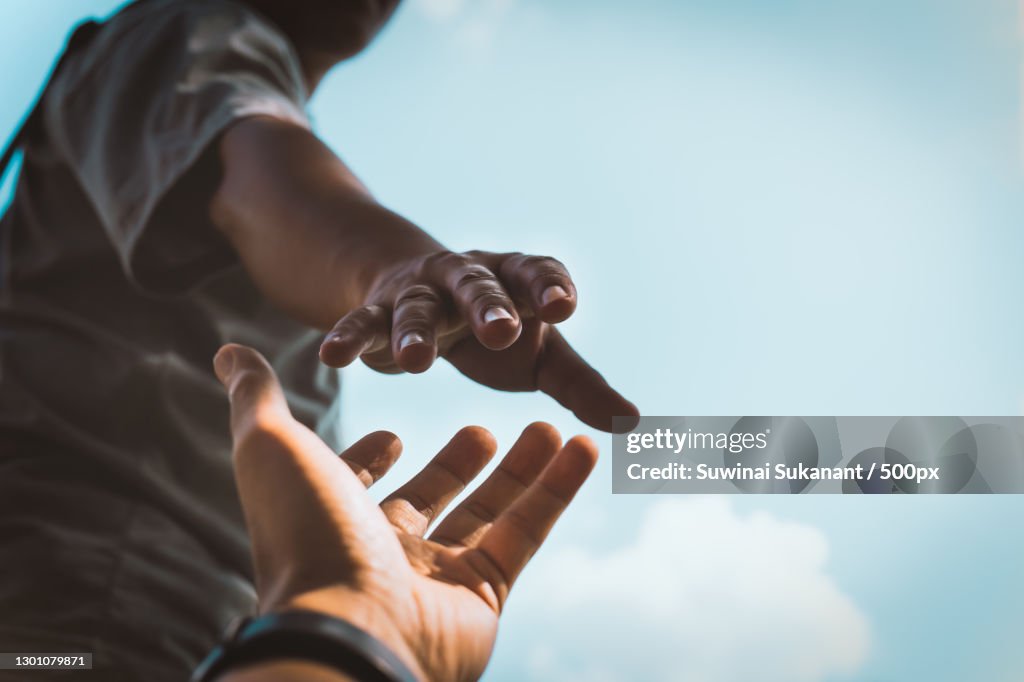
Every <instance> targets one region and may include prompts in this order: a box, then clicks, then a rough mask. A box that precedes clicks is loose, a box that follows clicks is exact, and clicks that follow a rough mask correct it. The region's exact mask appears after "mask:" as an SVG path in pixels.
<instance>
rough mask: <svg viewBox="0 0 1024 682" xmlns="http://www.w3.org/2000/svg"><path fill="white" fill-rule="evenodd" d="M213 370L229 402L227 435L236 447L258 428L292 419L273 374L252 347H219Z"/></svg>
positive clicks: (231, 345)
mask: <svg viewBox="0 0 1024 682" xmlns="http://www.w3.org/2000/svg"><path fill="white" fill-rule="evenodd" d="M213 371H214V372H215V373H216V374H217V378H218V379H220V382H221V383H222V384H224V388H225V389H227V392H228V400H230V401H231V435H232V437H233V438H234V440H235V443H236V444H237V443H238V441H239V440H240V438H241V437H243V436H244V435H245V434H246V433H247V432H250V431H252V430H253V429H254V428H256V427H257V426H258V425H261V424H268V423H277V424H278V425H283V423H287V422H288V421H291V420H292V415H291V412H290V411H289V410H288V403H287V402H286V401H285V397H284V391H283V390H282V389H281V384H280V382H278V380H277V375H276V374H274V370H273V369H272V368H271V367H270V363H268V362H267V361H266V359H265V358H264V357H263V356H262V355H260V354H259V353H258V352H256V351H255V350H253V349H252V348H248V347H246V346H240V345H238V344H235V343H229V344H227V345H225V346H222V347H221V349H220V350H219V351H217V355H215V356H214V358H213ZM282 422H283V423H282Z"/></svg>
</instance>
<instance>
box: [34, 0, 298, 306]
mask: <svg viewBox="0 0 1024 682" xmlns="http://www.w3.org/2000/svg"><path fill="white" fill-rule="evenodd" d="M305 100H306V93H305V90H304V85H303V81H302V76H301V71H300V69H299V62H298V59H297V57H296V56H295V53H294V49H293V47H292V46H291V44H290V43H289V42H288V41H287V39H286V38H285V37H284V36H283V35H282V34H281V33H280V32H278V31H277V30H276V29H275V28H274V27H273V26H272V25H271V24H269V23H267V22H266V21H265V20H263V19H262V18H261V17H259V16H258V15H256V14H255V13H253V12H251V11H250V10H248V9H247V8H245V7H244V6H243V5H240V4H236V3H234V2H219V1H210V0H207V1H198V2H181V1H180V0H155V1H150V2H146V3H142V4H141V5H139V6H136V7H129V8H128V9H127V10H125V11H124V12H122V13H121V14H120V15H118V16H116V17H114V18H113V19H112V20H111V21H110V22H108V24H106V25H105V26H104V27H103V28H102V29H101V30H100V32H99V33H98V34H97V35H96V37H95V38H94V39H93V41H92V42H91V43H90V44H89V45H88V46H87V47H85V48H84V49H83V50H82V52H81V54H78V55H75V56H74V57H73V58H71V59H70V60H69V61H68V63H67V65H66V67H64V68H62V69H61V71H60V73H59V74H58V76H57V77H56V78H55V79H54V81H53V83H52V85H51V87H50V90H49V91H48V93H47V95H46V100H45V105H44V106H45V110H44V115H45V125H46V129H47V131H48V134H49V135H50V137H51V138H52V140H53V141H54V146H55V148H56V150H57V152H58V153H59V154H61V155H63V157H64V160H65V161H66V163H67V165H68V166H69V168H70V169H71V172H72V173H73V174H74V176H75V177H76V179H77V181H78V182H79V184H80V185H81V186H82V188H83V189H84V191H85V193H86V194H87V195H88V197H89V199H90V201H91V203H92V204H93V207H94V209H95V211H96V214H97V216H98V217H99V220H100V222H101V223H102V225H103V228H104V230H105V231H106V233H107V236H108V237H109V239H110V241H111V243H112V244H113V246H114V249H115V250H116V251H117V254H118V257H119V259H120V262H121V264H122V266H123V268H124V271H125V273H126V275H127V276H128V278H129V279H130V280H132V281H133V282H134V283H135V284H137V285H138V286H140V287H142V288H143V289H145V290H148V291H151V292H153V293H176V292H180V291H184V290H187V289H189V288H191V287H193V286H195V285H197V284H199V283H200V282H202V281H203V280H204V279H205V278H206V277H208V276H210V275H212V274H216V273H217V272H218V271H220V270H222V269H224V268H227V267H230V266H232V265H234V264H235V263H236V262H237V261H236V259H235V256H234V254H233V252H232V251H231V249H230V248H229V246H228V244H227V242H226V241H225V240H224V239H223V237H221V235H220V233H219V232H218V231H217V230H216V229H215V228H214V226H213V225H212V224H211V222H210V218H209V201H210V198H211V197H212V194H213V192H214V191H215V189H216V184H217V182H218V180H219V161H217V159H216V158H215V157H216V153H215V145H213V143H214V142H215V140H216V139H217V138H218V136H219V135H220V134H221V133H222V132H223V131H224V130H225V129H226V128H227V127H228V126H230V125H231V124H232V123H233V122H235V121H238V120H240V119H242V118H246V117H250V116H272V117H275V118H278V119H284V120H288V121H292V122H295V123H297V124H299V125H302V126H305V127H308V125H309V123H308V119H307V117H306V114H305V111H304V103H305ZM211 169H212V170H211Z"/></svg>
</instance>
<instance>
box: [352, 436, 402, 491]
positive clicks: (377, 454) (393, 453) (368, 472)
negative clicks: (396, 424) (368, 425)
mask: <svg viewBox="0 0 1024 682" xmlns="http://www.w3.org/2000/svg"><path fill="white" fill-rule="evenodd" d="M401 454H402V441H400V440H399V439H398V436H396V435H395V434H393V433H391V432H390V431H374V432H373V433H370V434H367V435H365V436H363V437H362V438H360V439H359V440H357V441H356V442H355V443H353V444H352V445H351V446H349V448H348V449H347V450H345V452H343V453H341V461H343V462H345V463H346V464H348V466H349V468H350V469H352V473H354V474H355V475H356V477H357V478H358V479H359V480H360V481H362V483H363V485H365V486H366V487H367V488H369V487H370V486H371V485H373V484H374V483H376V482H377V481H379V480H380V479H381V478H382V477H383V476H384V474H386V473H387V472H388V471H389V470H390V469H391V467H392V466H394V464H395V462H397V461H398V458H399V457H400V456H401Z"/></svg>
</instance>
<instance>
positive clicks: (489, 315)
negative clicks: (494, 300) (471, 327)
mask: <svg viewBox="0 0 1024 682" xmlns="http://www.w3.org/2000/svg"><path fill="white" fill-rule="evenodd" d="M511 319H512V313H510V312H509V311H507V310H505V309H504V308H499V307H497V306H495V307H494V308H488V309H487V310H486V311H485V312H484V324H490V323H491V322H495V321H497V320H511Z"/></svg>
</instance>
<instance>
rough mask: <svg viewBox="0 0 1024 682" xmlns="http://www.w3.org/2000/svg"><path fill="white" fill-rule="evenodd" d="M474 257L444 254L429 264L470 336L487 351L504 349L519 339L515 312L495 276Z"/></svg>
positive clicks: (460, 254)
mask: <svg viewBox="0 0 1024 682" xmlns="http://www.w3.org/2000/svg"><path fill="white" fill-rule="evenodd" d="M478 258H479V257H478V256H476V255H475V254H464V253H448V254H444V255H442V256H439V257H438V258H437V259H436V260H435V261H433V262H432V263H431V270H432V272H433V276H434V278H435V279H437V280H438V281H440V282H441V283H443V285H444V287H445V290H446V291H448V293H449V294H450V295H451V299H452V301H453V302H454V303H455V307H456V308H457V309H458V311H459V314H460V315H461V316H462V317H463V319H465V320H466V323H467V324H468V325H469V328H470V329H471V330H472V331H473V336H475V337H476V339H477V340H478V341H479V342H480V343H481V344H482V345H483V346H484V348H489V349H490V350H502V349H504V348H508V347H509V346H511V345H512V344H513V343H515V340H516V339H518V338H519V333H520V332H521V331H522V325H521V324H520V320H519V312H518V311H517V310H516V306H515V304H514V303H513V302H512V299H511V298H510V297H509V295H508V292H507V291H505V287H504V286H503V285H502V283H501V282H500V281H499V280H498V277H497V276H496V275H495V274H494V272H492V271H491V269H490V268H488V267H487V266H486V265H485V264H483V263H481V262H480V260H479V259H478Z"/></svg>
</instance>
